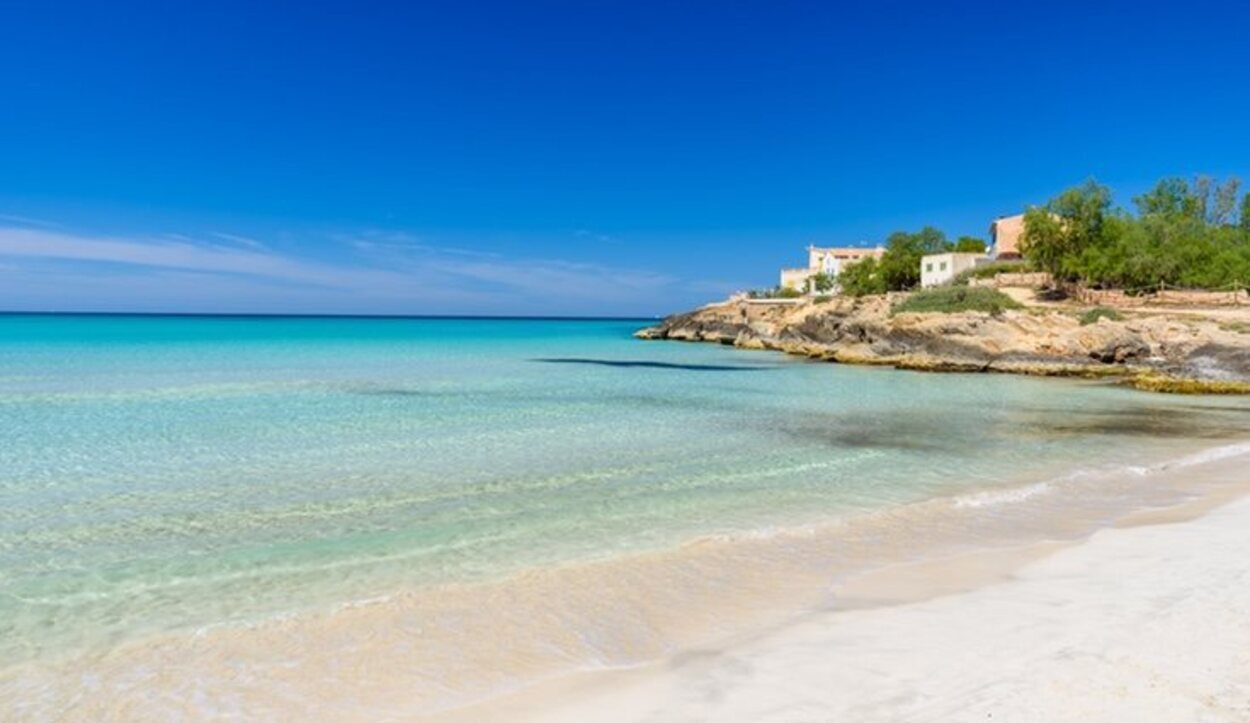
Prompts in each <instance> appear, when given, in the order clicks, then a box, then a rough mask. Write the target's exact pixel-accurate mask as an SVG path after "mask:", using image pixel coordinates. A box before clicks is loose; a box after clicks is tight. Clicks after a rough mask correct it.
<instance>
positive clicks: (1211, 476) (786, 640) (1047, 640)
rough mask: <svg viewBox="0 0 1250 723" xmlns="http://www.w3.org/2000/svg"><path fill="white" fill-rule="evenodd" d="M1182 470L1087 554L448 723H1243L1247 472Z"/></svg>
mask: <svg viewBox="0 0 1250 723" xmlns="http://www.w3.org/2000/svg"><path fill="white" fill-rule="evenodd" d="M1187 473H1188V474H1191V475H1195V476H1202V477H1204V478H1205V481H1206V482H1208V483H1212V484H1213V485H1214V486H1212V487H1208V493H1209V494H1207V495H1206V496H1205V497H1203V498H1202V499H1200V500H1198V501H1196V502H1193V503H1190V504H1189V505H1188V506H1187V507H1180V508H1173V509H1170V510H1166V511H1154V512H1149V513H1143V514H1141V515H1138V516H1137V517H1136V518H1135V519H1131V520H1130V524H1129V525H1128V526H1125V525H1121V526H1120V527H1116V528H1110V529H1104V530H1102V531H1100V532H1097V533H1095V534H1094V535H1093V536H1092V537H1090V538H1088V539H1087V540H1085V541H1084V542H1082V543H1079V544H1066V545H1061V544H1054V543H1051V544H1042V545H1033V546H1029V547H1027V548H1016V549H1014V550H997V551H987V552H982V553H973V554H969V555H964V556H960V557H957V558H950V559H946V560H940V561H935V562H928V563H923V564H919V565H912V566H900V567H896V568H892V569H887V570H882V571H878V572H875V573H873V574H872V575H870V576H865V577H862V578H860V579H858V580H854V581H851V582H850V583H848V584H847V585H845V586H842V587H840V588H838V591H837V592H838V597H837V599H836V600H835V607H837V608H838V609H837V610H832V611H827V612H819V613H815V614H813V615H811V616H809V617H807V618H805V619H802V620H800V621H798V622H796V623H795V624H793V625H791V626H788V627H786V628H784V629H782V630H779V631H774V632H772V633H769V634H766V635H764V636H762V637H759V638H756V639H754V640H748V641H744V642H742V643H740V644H735V645H730V646H727V647H725V648H724V649H708V650H702V651H692V652H689V653H686V654H683V655H681V656H678V657H676V658H674V659H672V660H669V661H666V662H665V663H663V664H661V665H656V666H648V667H644V668H639V669H635V670H631V671H617V672H603V673H589V674H585V675H582V676H575V677H573V678H571V679H567V680H564V681H558V682H556V683H553V684H549V685H546V686H539V687H537V688H535V689H532V690H530V691H528V692H525V693H522V694H518V695H514V696H510V697H506V698H504V699H501V700H497V701H494V702H492V703H490V704H487V705H484V706H479V707H477V708H472V709H467V710H462V711H460V712H459V713H458V714H456V715H454V716H453V718H454V719H457V720H528V721H555V722H561V723H574V722H576V723H585V722H587V721H607V722H616V721H665V722H669V721H752V722H755V721H761V722H764V721H857V722H858V721H986V720H1002V721H1082V722H1084V721H1250V497H1245V496H1241V494H1240V493H1241V492H1242V491H1244V489H1245V486H1246V485H1245V483H1246V482H1248V481H1250V473H1247V471H1246V460H1245V458H1244V457H1242V458H1237V459H1230V460H1222V461H1219V462H1217V463H1214V464H1209V465H1203V466H1202V467H1195V468H1193V469H1192V470H1189V471H1188V472H1187ZM1230 499H1231V500H1232V501H1231V502H1229V500H1230ZM1219 505H1222V506H1219ZM1212 508H1214V509H1212Z"/></svg>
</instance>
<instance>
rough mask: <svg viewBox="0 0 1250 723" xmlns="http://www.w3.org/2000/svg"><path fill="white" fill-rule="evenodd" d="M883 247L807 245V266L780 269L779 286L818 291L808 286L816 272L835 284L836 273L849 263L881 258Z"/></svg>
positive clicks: (811, 291)
mask: <svg viewBox="0 0 1250 723" xmlns="http://www.w3.org/2000/svg"><path fill="white" fill-rule="evenodd" d="M884 254H885V249H884V248H882V247H880V246H878V247H876V248H868V247H864V246H840V247H839V246H808V247H807V268H796V269H782V270H781V287H782V288H783V289H793V290H795V291H802V292H806V293H818V292H816V290H815V289H812V288H810V287H809V284H808V280H809V279H811V277H813V276H815V275H816V274H824V275H826V276H828V277H830V278H832V279H834V282H835V284H836V282H837V278H838V274H840V273H842V271H843V269H845V268H846V267H847V266H850V265H851V264H853V263H855V262H857V261H862V260H863V259H866V258H876V259H879V258H881V256H882V255H884ZM835 288H836V287H835Z"/></svg>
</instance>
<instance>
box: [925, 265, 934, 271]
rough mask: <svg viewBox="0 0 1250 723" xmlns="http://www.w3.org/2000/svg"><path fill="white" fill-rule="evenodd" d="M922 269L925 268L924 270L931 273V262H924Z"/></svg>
mask: <svg viewBox="0 0 1250 723" xmlns="http://www.w3.org/2000/svg"><path fill="white" fill-rule="evenodd" d="M924 270H925V271H926V272H928V273H933V264H931V263H928V264H925V265H924Z"/></svg>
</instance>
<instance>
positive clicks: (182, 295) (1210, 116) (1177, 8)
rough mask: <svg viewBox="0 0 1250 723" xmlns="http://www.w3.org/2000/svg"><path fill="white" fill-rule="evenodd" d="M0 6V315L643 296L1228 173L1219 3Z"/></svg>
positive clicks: (1230, 62)
mask: <svg viewBox="0 0 1250 723" xmlns="http://www.w3.org/2000/svg"><path fill="white" fill-rule="evenodd" d="M190 5H191V4H189V3H167V2H161V3H150V4H142V3H81V4H74V3H57V2H51V1H43V2H11V1H10V2H0V309H10V310H70V309H81V310H126V311H180V312H187V311H203V312H209V311H221V312H247V311H256V312H309V313H324V312H340V313H418V314H419V313H465V314H579V315H580V314H605V315H633V314H642V315H651V314H661V313H665V312H669V311H673V310H676V309H680V308H682V307H686V306H690V305H693V304H696V303H701V302H703V301H706V300H708V299H710V298H713V297H716V296H719V295H722V294H724V293H726V292H729V291H732V290H734V289H737V288H745V287H758V286H767V285H772V284H774V283H776V270H777V268H778V267H779V266H783V265H787V266H789V265H796V264H799V263H801V262H802V261H803V247H804V246H805V245H806V244H807V243H811V242H816V243H823V244H851V243H872V242H876V241H879V240H880V239H882V238H884V237H885V236H886V235H887V234H888V233H890V232H891V231H894V230H897V229H911V228H916V227H919V226H921V225H923V224H926V223H929V224H934V225H937V226H939V227H941V228H943V229H944V230H945V231H946V232H947V233H948V234H950V235H952V236H957V235H960V234H964V233H971V234H977V235H984V234H985V229H986V227H987V226H988V223H989V221H990V220H991V219H992V218H993V217H995V216H997V215H1000V214H1005V213H1012V212H1016V211H1018V210H1019V209H1021V208H1022V207H1023V206H1024V205H1025V204H1027V203H1030V202H1040V201H1044V200H1045V199H1046V198H1048V197H1049V196H1051V195H1053V194H1054V193H1055V192H1057V191H1059V190H1061V189H1062V188H1064V187H1066V186H1069V185H1072V184H1075V183H1077V182H1080V181H1081V180H1083V179H1085V178H1087V177H1090V176H1094V177H1096V178H1098V179H1099V180H1101V181H1103V182H1105V183H1108V184H1110V185H1111V186H1112V187H1113V188H1114V189H1115V190H1116V192H1117V198H1118V199H1119V200H1121V201H1123V202H1126V203H1127V201H1128V199H1129V197H1130V196H1131V195H1132V194H1134V193H1136V192H1139V191H1140V190H1142V189H1143V188H1144V187H1146V186H1147V185H1149V184H1150V183H1151V182H1152V181H1153V180H1155V179H1156V178H1159V177H1161V176H1165V175H1182V176H1190V175H1193V174H1195V173H1207V174H1212V175H1217V176H1225V175H1230V174H1231V175H1238V176H1241V177H1242V178H1246V179H1247V180H1250V141H1248V140H1247V137H1246V130H1245V129H1246V128H1247V125H1248V124H1250V93H1247V92H1246V90H1245V87H1244V86H1245V83H1246V78H1247V75H1248V73H1250V43H1247V42H1246V35H1245V33H1246V28H1247V27H1250V10H1248V9H1247V8H1246V7H1245V6H1244V5H1242V4H1234V3H1225V4H1207V3H1203V2H1189V3H1169V4H1166V5H1163V4H1161V5H1159V6H1157V7H1155V6H1153V5H1152V4H1151V3H1142V2H1134V3H1128V2H1123V3H1111V2H1096V1H1095V2H1080V3H1046V4H1045V5H1044V6H1043V5H1041V4H1037V5H1035V6H1034V7H1032V8H1026V7H1024V6H1023V4H1018V3H1005V2H985V3H904V2H881V3H863V4H862V6H861V7H853V8H846V7H839V5H841V4H839V3H826V2H784V1H783V2H775V1H774V2H756V3H745V2H731V1H729V0H720V1H719V2H685V3H675V2H674V3H668V2H665V3H660V2H642V1H640V0H633V1H631V2H606V1H602V2H601V1H595V0H588V1H583V2H541V1H540V2H498V3H494V2H411V3H393V4H392V3H363V2H362V3H340V4H329V3H316V2H300V3H287V4H282V3H231V2H220V1H219V2H212V3H207V2H205V3H199V4H198V6H196V7H191V6H190Z"/></svg>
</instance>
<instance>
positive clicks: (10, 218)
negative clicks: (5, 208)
mask: <svg viewBox="0 0 1250 723" xmlns="http://www.w3.org/2000/svg"><path fill="white" fill-rule="evenodd" d="M0 221H7V222H8V223H16V224H20V225H22V226H39V227H41V228H57V227H58V226H59V224H56V223H53V222H51V221H43V220H40V219H37V218H30V217H29V216H17V215H14V214H11V213H0Z"/></svg>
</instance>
